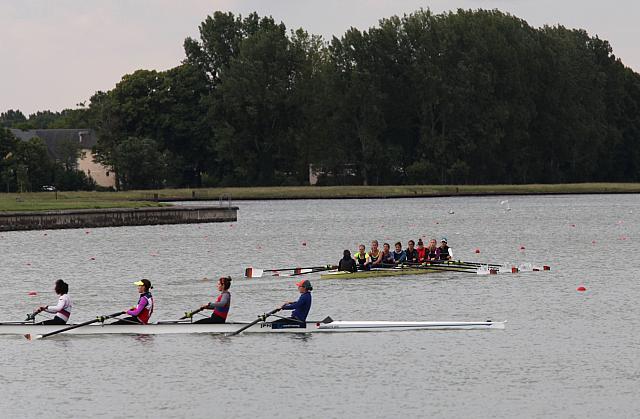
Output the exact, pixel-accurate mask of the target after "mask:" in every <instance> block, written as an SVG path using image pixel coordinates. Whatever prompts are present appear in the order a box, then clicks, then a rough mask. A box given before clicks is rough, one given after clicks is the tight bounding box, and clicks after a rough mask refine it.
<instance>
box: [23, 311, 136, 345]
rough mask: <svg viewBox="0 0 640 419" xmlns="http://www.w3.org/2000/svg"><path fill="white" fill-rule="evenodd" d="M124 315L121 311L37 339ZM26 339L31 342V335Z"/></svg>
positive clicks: (39, 336)
mask: <svg viewBox="0 0 640 419" xmlns="http://www.w3.org/2000/svg"><path fill="white" fill-rule="evenodd" d="M124 313H125V312H124V311H119V312H117V313H113V314H109V315H108V316H98V317H97V318H95V319H93V320H89V321H86V322H84V323H78V324H74V325H73V326H69V327H65V328H64V329H60V330H56V331H53V332H50V333H45V334H44V335H38V336H36V339H44V338H46V337H49V336H53V335H57V334H58V333H62V332H67V331H69V330H71V329H77V328H78V327H82V326H86V325H88V324H92V323H98V322H104V321H105V320H107V319H110V318H112V317H118V316H120V315H122V314H124ZM24 337H25V338H27V340H31V334H30V333H27V334H26V335H24Z"/></svg>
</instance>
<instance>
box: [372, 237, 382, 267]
mask: <svg viewBox="0 0 640 419" xmlns="http://www.w3.org/2000/svg"><path fill="white" fill-rule="evenodd" d="M378 246H379V243H378V240H373V241H372V242H371V251H370V252H369V257H370V258H371V267H372V268H380V267H382V251H381V250H380V249H379V248H378Z"/></svg>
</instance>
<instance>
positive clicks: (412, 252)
mask: <svg viewBox="0 0 640 419" xmlns="http://www.w3.org/2000/svg"><path fill="white" fill-rule="evenodd" d="M415 245H416V242H414V241H413V240H409V241H408V242H407V250H405V251H404V253H405V255H407V262H408V263H418V261H419V258H418V251H417V250H416V248H415V247H414V246H415Z"/></svg>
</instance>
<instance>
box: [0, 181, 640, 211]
mask: <svg viewBox="0 0 640 419" xmlns="http://www.w3.org/2000/svg"><path fill="white" fill-rule="evenodd" d="M602 193H640V183H571V184H533V185H406V186H292V187H250V188H202V189H159V190H140V191H119V192H84V191H80V192H57V193H56V192H33V193H21V194H17V193H8V194H7V193H0V211H47V210H62V209H91V208H142V207H157V206H163V205H168V204H166V202H167V201H190V200H198V201H220V200H222V201H223V202H222V204H223V205H228V201H229V200H230V201H238V200H262V199H349V198H363V199H364V198H371V199H377V198H424V197H442V196H487V195H546V194H602Z"/></svg>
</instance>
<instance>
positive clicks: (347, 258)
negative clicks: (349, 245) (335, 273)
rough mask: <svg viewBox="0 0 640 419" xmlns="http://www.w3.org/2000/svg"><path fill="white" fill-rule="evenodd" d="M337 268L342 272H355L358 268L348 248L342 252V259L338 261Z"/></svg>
mask: <svg viewBox="0 0 640 419" xmlns="http://www.w3.org/2000/svg"><path fill="white" fill-rule="evenodd" d="M338 270H339V271H344V272H356V271H357V270H358V267H357V265H356V261H355V260H353V258H352V257H351V252H350V251H349V250H345V251H344V252H342V259H340V262H338Z"/></svg>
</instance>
